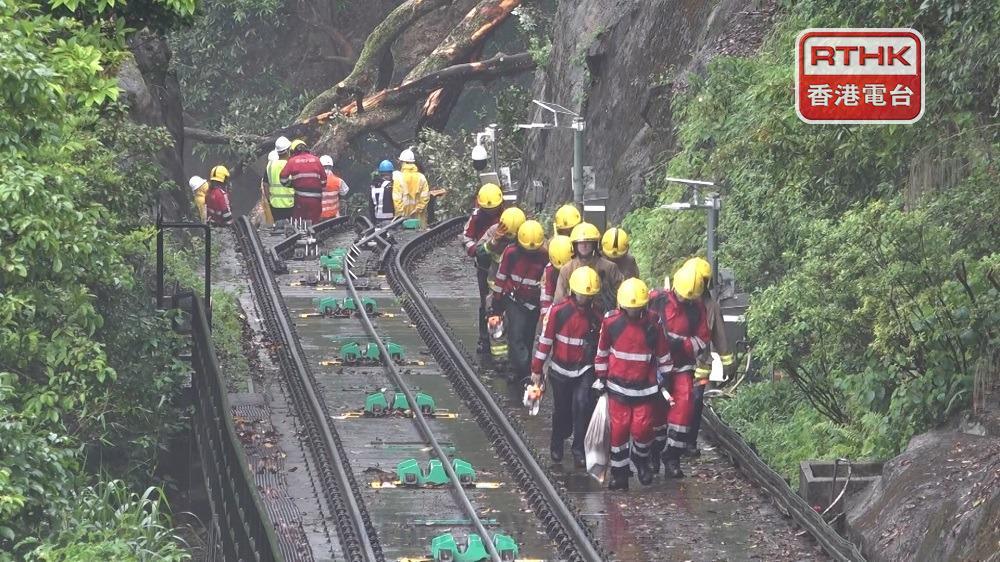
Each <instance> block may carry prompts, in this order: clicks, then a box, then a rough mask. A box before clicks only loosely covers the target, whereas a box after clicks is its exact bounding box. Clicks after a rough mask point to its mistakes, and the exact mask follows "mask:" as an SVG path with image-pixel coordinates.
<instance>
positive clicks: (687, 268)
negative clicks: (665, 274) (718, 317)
mask: <svg viewBox="0 0 1000 562" xmlns="http://www.w3.org/2000/svg"><path fill="white" fill-rule="evenodd" d="M673 286H674V293H676V294H677V296H678V297H680V298H682V299H684V300H694V299H696V298H698V297H700V296H701V294H702V293H703V292H704V291H705V282H704V280H703V279H702V277H701V275H699V274H698V270H697V268H696V266H695V264H694V263H691V262H687V263H685V264H684V265H683V266H681V268H680V269H678V270H677V273H675V274H674V281H673Z"/></svg>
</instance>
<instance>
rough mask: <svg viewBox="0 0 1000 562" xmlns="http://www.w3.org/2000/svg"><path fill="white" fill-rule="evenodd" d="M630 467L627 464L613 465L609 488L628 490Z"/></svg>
mask: <svg viewBox="0 0 1000 562" xmlns="http://www.w3.org/2000/svg"><path fill="white" fill-rule="evenodd" d="M628 476H629V469H628V467H627V466H612V467H611V481H610V482H608V489H609V490H628Z"/></svg>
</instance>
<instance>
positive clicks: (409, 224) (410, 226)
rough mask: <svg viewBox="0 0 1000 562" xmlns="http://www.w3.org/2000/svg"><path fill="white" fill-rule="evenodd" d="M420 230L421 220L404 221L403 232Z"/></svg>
mask: <svg viewBox="0 0 1000 562" xmlns="http://www.w3.org/2000/svg"><path fill="white" fill-rule="evenodd" d="M418 228H420V219H406V220H404V221H403V230H416V229H418Z"/></svg>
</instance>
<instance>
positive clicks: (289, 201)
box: [267, 160, 295, 209]
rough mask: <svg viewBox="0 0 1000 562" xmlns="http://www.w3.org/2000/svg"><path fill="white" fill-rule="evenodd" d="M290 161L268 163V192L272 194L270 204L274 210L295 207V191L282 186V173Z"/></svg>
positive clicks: (269, 199)
mask: <svg viewBox="0 0 1000 562" xmlns="http://www.w3.org/2000/svg"><path fill="white" fill-rule="evenodd" d="M287 163H288V160H275V161H274V162H268V163H267V191H268V193H269V194H270V197H269V198H268V202H269V203H270V204H271V208H272V209H291V208H292V207H294V206H295V190H294V189H292V188H291V187H285V186H283V185H281V171H282V170H283V169H284V168H285V164H287Z"/></svg>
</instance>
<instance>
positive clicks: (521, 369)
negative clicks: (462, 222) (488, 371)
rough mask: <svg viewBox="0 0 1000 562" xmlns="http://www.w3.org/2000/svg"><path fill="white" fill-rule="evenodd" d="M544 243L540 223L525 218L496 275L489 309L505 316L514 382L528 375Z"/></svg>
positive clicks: (526, 377)
mask: <svg viewBox="0 0 1000 562" xmlns="http://www.w3.org/2000/svg"><path fill="white" fill-rule="evenodd" d="M544 243H545V230H544V228H543V227H542V225H541V223H539V222H538V221H533V220H531V221H525V222H524V224H522V225H521V226H520V228H518V229H517V244H516V245H514V244H511V245H509V246H507V248H506V249H505V250H504V252H503V257H501V258H500V265H499V267H498V268H497V274H496V277H495V285H494V287H493V296H492V303H491V309H492V311H493V313H494V314H501V313H504V314H505V316H506V318H505V320H504V327H505V329H506V332H507V348H508V357H509V358H510V365H511V371H512V375H513V376H512V380H513V381H514V382H515V383H520V382H522V381H526V380H527V379H528V377H529V376H530V375H531V344H532V341H533V340H534V339H535V326H537V325H538V314H539V310H538V300H539V297H540V294H541V287H542V271H543V270H544V269H545V264H546V263H548V261H549V259H548V255H547V254H546V253H545V252H544V251H542V250H541V248H542V244H544ZM515 386H517V385H515Z"/></svg>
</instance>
